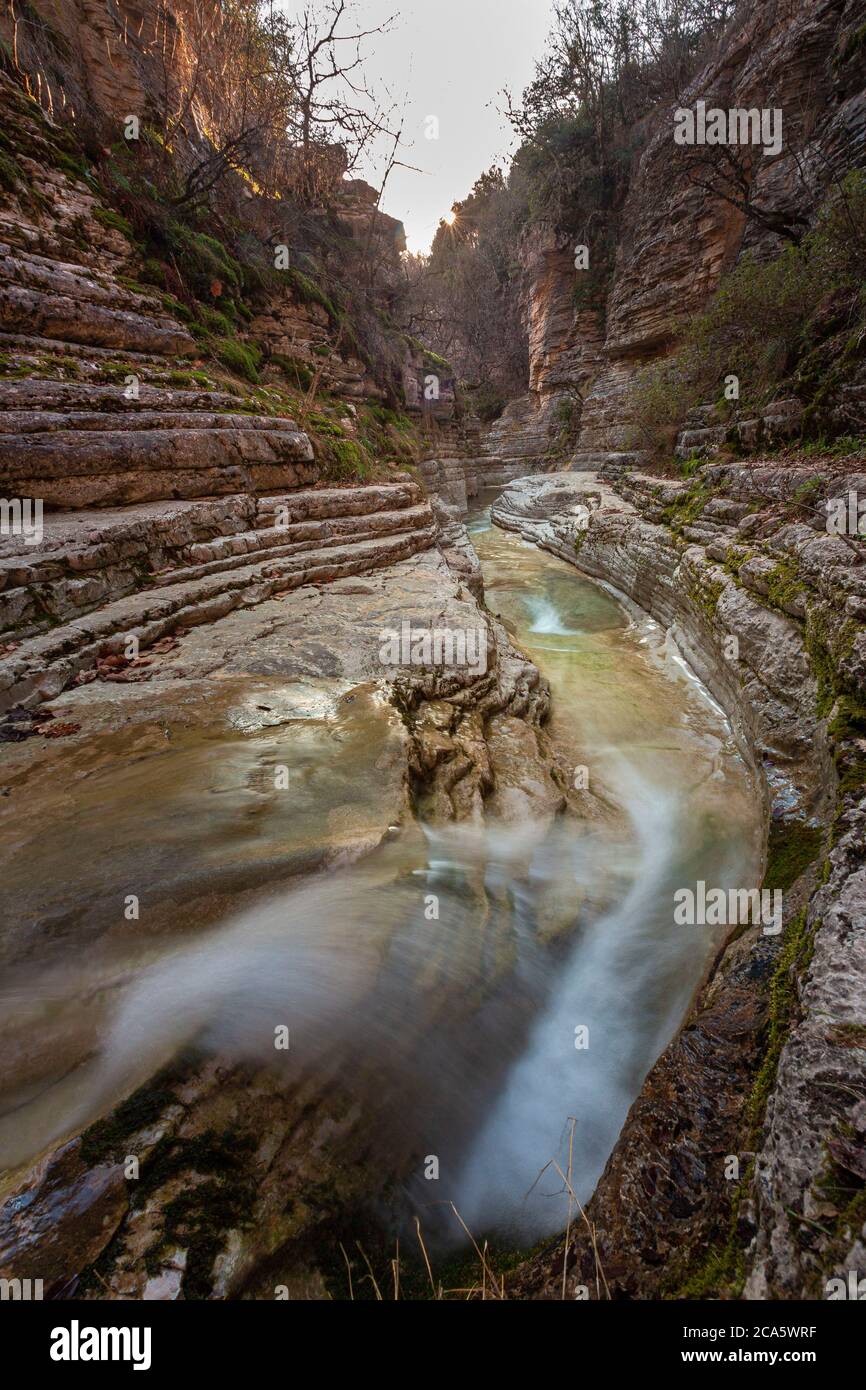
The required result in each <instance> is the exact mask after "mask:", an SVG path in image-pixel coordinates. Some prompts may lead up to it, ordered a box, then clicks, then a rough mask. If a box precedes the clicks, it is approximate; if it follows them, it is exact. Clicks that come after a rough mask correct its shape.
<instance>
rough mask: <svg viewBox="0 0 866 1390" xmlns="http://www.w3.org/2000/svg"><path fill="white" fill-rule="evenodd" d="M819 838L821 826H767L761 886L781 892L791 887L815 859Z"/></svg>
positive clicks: (786, 823)
mask: <svg viewBox="0 0 866 1390" xmlns="http://www.w3.org/2000/svg"><path fill="white" fill-rule="evenodd" d="M822 839H823V831H822V830H821V827H820V826H812V825H804V824H803V822H802V821H774V822H773V824H772V825H771V827H770V838H769V843H768V845H767V871H766V873H765V875H764V883H763V887H764V888H767V889H775V888H780V889H781V890H782V891H783V892H784V891H785V890H786V889H788V888H790V887H791V885H792V884H794V883H796V881H797V879H798V878H799V877H800V875H801V874H802V873H803V872H804V871H805V870H806V869H807V868H808V867H809V865H810V864H811V863H812V861H813V860H814V859H816V858H817V856H818V854H819V852H820V849H821V843H822Z"/></svg>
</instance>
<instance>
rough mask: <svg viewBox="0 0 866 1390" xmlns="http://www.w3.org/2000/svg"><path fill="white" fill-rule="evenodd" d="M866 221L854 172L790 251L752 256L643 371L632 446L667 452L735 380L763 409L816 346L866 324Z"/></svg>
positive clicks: (635, 392) (864, 197)
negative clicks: (696, 411) (675, 346)
mask: <svg viewBox="0 0 866 1390" xmlns="http://www.w3.org/2000/svg"><path fill="white" fill-rule="evenodd" d="M864 225H866V175H864V174H863V173H861V172H859V171H855V172H854V173H852V174H849V175H848V177H847V178H846V179H845V180H844V182H843V184H842V185H841V187H840V188H839V189H838V190H836V191H835V192H834V193H833V194H832V195H831V196H830V197H829V198H828V199H827V201H826V202H825V204H824V206H823V207H822V208H821V210H820V212H819V215H818V217H817V219H816V222H815V225H814V227H813V228H812V230H811V231H810V232H809V233H808V234H807V235H806V236H805V237H804V238H803V241H802V242H801V244H800V245H799V246H793V245H789V246H785V248H784V249H783V250H782V251H781V252H780V253H779V255H778V256H776V257H775V258H774V259H773V260H770V261H757V260H756V259H755V258H754V257H753V256H752V255H751V254H747V255H745V256H744V257H743V259H742V260H741V261H740V263H739V265H737V266H736V267H735V269H734V270H732V271H731V272H730V273H729V274H728V275H726V276H725V277H724V278H723V280H722V282H721V283H720V285H719V288H718V290H717V291H716V293H715V295H714V296H713V298H712V300H711V301H710V303H709V305H708V307H707V309H706V310H705V311H704V313H703V314H700V315H698V316H697V317H695V318H694V319H692V320H691V322H690V323H689V324H688V326H687V327H686V328H685V330H684V333H683V337H682V341H681V346H680V348H679V350H678V351H677V352H676V353H675V354H674V355H673V356H672V357H670V358H667V359H666V360H665V361H663V362H660V363H658V362H657V363H654V364H653V365H651V366H650V367H647V368H645V369H644V371H643V372H641V373H639V375H638V377H637V379H636V382H635V385H634V387H633V389H632V396H631V415H632V419H633V427H632V437H631V439H630V441H629V442H630V444H631V445H632V446H638V447H643V448H647V447H648V448H652V449H655V450H658V451H662V450H666V449H668V448H669V447H670V445H671V444H672V442H673V436H675V435H676V432H677V429H678V427H679V426H680V424H681V423H682V421H683V419H684V418H685V416H686V415H687V414H688V412H689V410H691V409H693V408H694V406H696V405H698V404H700V403H701V402H706V401H711V400H713V399H716V398H718V397H719V396H722V394H723V384H724V381H725V378H726V377H728V376H730V375H734V376H736V377H737V378H738V380H739V388H740V401H741V402H743V403H746V404H747V405H748V406H749V407H750V408H759V407H760V406H762V405H764V404H766V403H767V402H768V401H769V400H771V399H772V398H773V396H774V395H775V394H776V393H777V391H778V388H779V386H780V385H781V383H782V382H783V381H784V380H785V379H786V378H787V377H790V375H791V374H792V372H793V371H794V370H795V368H796V367H797V365H798V363H801V362H804V361H805V359H806V358H807V354H808V353H809V352H810V350H813V348H814V344H815V342H816V341H817V342H820V341H822V340H823V339H825V338H826V337H827V335H828V333H829V332H831V331H832V330H833V329H834V328H836V327H838V325H839V324H840V323H845V324H848V325H849V326H850V324H851V322H852V320H854V319H856V320H859V321H860V322H862V320H863V318H864V317H866V301H864V272H863V257H864V251H866V244H864V238H863V234H862V231H860V230H859V229H861V228H862V227H863V226H864ZM801 376H802V377H803V378H804V380H803V382H801V383H800V384H801V385H803V384H804V383H805V374H804V373H803V372H801ZM722 403H723V404H727V403H726V402H724V401H723V402H722Z"/></svg>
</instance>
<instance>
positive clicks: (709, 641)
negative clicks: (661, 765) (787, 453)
mask: <svg viewBox="0 0 866 1390" xmlns="http://www.w3.org/2000/svg"><path fill="white" fill-rule="evenodd" d="M834 472H835V475H836V476H833V474H834ZM811 476H812V477H813V478H814V477H815V474H814V473H813V474H812V475H811ZM854 481H855V480H854V479H853V476H852V475H851V473H850V470H848V471H847V472H846V470H845V469H844V466H839V467H837V468H836V469H835V470H833V469H828V470H827V471H826V472H825V471H824V470H822V472H821V475H820V486H818V485H817V484H813V486H812V487H811V489H810V490H809V497H810V501H809V506H808V508H807V509H806V515H805V518H804V519H802V520H801V519H800V516H802V515H803V513H802V509H801V510H800V514H799V516H798V514H797V510H798V509H797V501H796V500H794V499H796V498H802V496H803V493H802V485H803V482H804V477H803V476H798V474H797V471H796V470H788V469H773V467H772V466H771V465H766V464H763V463H761V462H760V461H759V462H757V463H755V464H746V465H737V464H728V465H718V466H708V468H707V470H706V471H705V472H703V473H702V474H701V475H700V476H699V477H698V478H697V479H695V480H693V481H692V482H691V483H689V484H686V483H681V482H674V483H668V482H665V481H664V480H661V479H658V478H647V477H644V476H642V475H640V474H626V475H625V476H624V477H623V478H622V479H621V480H618V481H617V482H616V483H615V484H614V485H613V486H611V485H610V483H609V482H608V483H606V482H605V481H604V479H603V478H602V479H589V478H587V477H586V476H585V475H581V474H560V475H558V476H554V477H552V478H542V479H534V478H528V479H523V480H519V481H517V482H515V483H514V484H512V485H511V486H510V487H509V488H508V489H506V491H505V493H504V494H503V496H502V498H501V499H500V501H499V502H498V503H497V505H496V506H495V508H494V513H493V515H494V519H496V520H497V521H498V522H499V524H501V525H505V526H508V527H511V528H513V529H517V530H519V531H521V532H522V533H523V534H525V535H526V536H527V537H529V538H531V539H532V540H534V541H535V542H536V543H538V544H540V545H543V546H546V547H547V548H549V549H551V550H553V551H554V552H555V553H557V554H560V555H562V556H563V558H566V559H569V560H570V561H571V562H572V563H574V564H576V565H577V566H578V567H579V568H581V569H582V570H584V571H585V572H586V573H588V574H590V575H592V576H595V577H597V578H599V579H602V580H605V581H607V582H608V583H611V584H613V585H614V586H615V587H616V588H617V589H618V590H619V591H621V592H622V593H624V594H625V595H627V596H628V598H630V599H632V600H633V601H634V602H635V603H637V604H639V605H640V606H641V607H642V608H644V609H646V610H647V611H649V612H650V613H651V614H652V615H653V616H654V617H656V618H657V619H659V620H660V621H661V622H663V623H664V624H665V626H666V627H668V628H669V629H670V630H671V631H672V632H673V633H675V635H676V638H677V642H678V644H679V645H680V646H681V648H682V650H683V652H684V653H685V654H686V655H687V657H688V659H689V661H690V662H691V664H692V666H693V667H694V669H695V670H696V671H697V672H698V674H699V675H700V676H701V677H702V679H703V680H704V681H705V682H706V684H707V685H708V687H709V688H710V690H712V691H713V693H714V694H715V695H716V697H717V698H718V699H719V701H720V703H721V704H722V705H723V706H724V708H725V709H726V710H727V711H728V713H729V715H730V717H731V718H732V720H733V721H734V723H735V726H736V727H738V728H739V730H740V733H741V737H742V739H743V744H744V747H745V748H746V749H751V750H752V752H753V755H754V756H755V759H756V764H757V767H758V770H759V771H760V773H761V775H762V778H763V781H764V785H765V794H766V797H767V804H768V810H769V826H770V829H769V845H768V861H767V877H766V878H765V885H772V886H774V887H775V886H781V887H783V888H784V890H785V894H784V903H785V920H786V927H785V932H784V934H783V935H782V936H781V937H773V936H770V935H764V934H763V933H762V932H760V931H758V930H756V929H754V928H749V929H746V930H743V929H740V930H739V932H738V933H736V934H735V939H734V941H733V942H732V944H730V945H729V946H728V947H727V948H726V949H725V950H724V951H723V952H722V953H721V954H720V956H719V958H718V959H717V961H716V963H715V966H714V969H713V971H712V972H711V974H710V977H709V979H708V982H707V984H706V986H705V987H704V989H703V991H702V992H701V994H700V995H699V996H698V998H697V1000H696V1002H695V1005H694V1008H693V1011H692V1014H691V1015H690V1017H689V1019H688V1020H687V1022H686V1024H685V1026H684V1028H683V1029H682V1031H681V1032H680V1033H679V1034H678V1035H677V1037H676V1038H675V1040H674V1042H673V1043H672V1044H671V1045H670V1047H669V1048H668V1049H667V1051H666V1052H665V1053H664V1054H663V1056H662V1057H661V1058H660V1060H659V1062H658V1063H657V1064H656V1066H655V1067H654V1068H653V1070H652V1071H651V1072H650V1074H649V1076H648V1078H647V1080H646V1082H645V1084H644V1088H643V1090H642V1092H641V1094H640V1096H639V1098H638V1100H637V1101H636V1102H635V1104H634V1106H633V1107H632V1110H631V1112H630V1114H629V1118H628V1120H627V1122H626V1125H625V1128H624V1130H623V1133H622V1136H621V1138H620V1140H619V1142H618V1144H617V1146H616V1148H615V1150H614V1152H613V1154H612V1156H611V1158H610V1160H609V1162H608V1165H607V1167H606V1169H605V1172H604V1175H603V1177H602V1179H601V1181H600V1183H599V1186H598V1188H597V1190H596V1193H595V1195H594V1197H593V1199H592V1201H591V1203H590V1204H589V1206H588V1208H587V1216H586V1223H588V1225H591V1226H592V1228H593V1231H594V1238H593V1239H589V1238H588V1237H587V1235H586V1230H585V1229H581V1228H582V1227H583V1226H584V1223H583V1222H578V1220H577V1218H576V1221H575V1224H576V1227H577V1229H576V1231H575V1232H574V1233H573V1234H572V1237H571V1239H570V1241H569V1242H568V1244H567V1245H566V1244H564V1243H560V1245H559V1246H557V1247H556V1249H555V1250H553V1251H550V1252H547V1253H546V1254H545V1255H544V1256H541V1257H539V1258H538V1259H537V1260H535V1261H533V1262H532V1263H531V1264H530V1265H529V1266H527V1267H526V1268H525V1269H524V1270H523V1271H522V1272H521V1273H520V1274H519V1275H518V1277H517V1279H516V1281H515V1284H514V1293H515V1295H516V1296H527V1297H541V1298H559V1297H561V1296H562V1287H563V1278H565V1288H566V1296H568V1294H569V1293H571V1294H572V1296H573V1295H574V1291H575V1288H576V1287H577V1286H579V1285H583V1286H585V1287H586V1288H587V1289H589V1290H590V1295H589V1296H590V1297H593V1298H595V1297H599V1298H605V1297H615V1298H617V1297H618V1298H634V1297H638V1298H647V1297H649V1298H653V1297H659V1296H666V1297H671V1296H673V1297H689V1296H692V1297H706V1296H716V1297H718V1296H722V1297H737V1296H744V1297H747V1298H803V1297H810V1298H821V1297H824V1296H825V1288H826V1281H827V1280H828V1279H830V1278H832V1277H833V1276H834V1275H837V1274H839V1273H840V1272H842V1273H845V1272H847V1271H848V1270H852V1269H857V1268H858V1261H862V1233H861V1226H862V1211H860V1209H859V1206H858V1200H859V1198H858V1193H859V1191H860V1188H859V1184H858V1182H857V1180H856V1179H854V1180H853V1181H852V1168H853V1169H856V1168H857V1166H858V1164H859V1162H860V1158H859V1157H858V1155H860V1153H861V1152H862V1133H861V1130H862V1124H861V1122H860V1120H859V1119H858V1115H859V1111H858V1109H857V1107H858V1097H859V1094H860V1090H861V1088H862V1085H863V1082H864V1079H866V1072H864V1062H866V1053H864V1050H863V1047H862V1037H861V1029H860V1023H859V1022H858V1020H862V1018H863V1017H864V1014H866V998H864V986H863V980H864V978H866V976H864V971H863V950H864V941H866V900H864V891H863V872H864V871H863V866H862V841H861V839H860V830H859V827H860V825H861V823H862V817H863V792H862V786H861V779H860V776H859V773H856V772H853V770H852V769H853V767H854V765H855V764H857V760H858V758H859V751H858V750H859V749H860V748H861V747H862V743H861V734H860V726H859V723H858V722H857V719H856V718H855V720H854V721H853V724H852V720H851V715H850V711H851V708H852V705H853V706H856V707H857V708H859V701H860V699H861V698H862V691H863V684H862V674H861V666H860V658H859V652H860V649H861V646H862V642H863V635H862V631H861V629H860V626H859V623H858V622H855V621H853V620H852V617H851V614H852V604H851V601H850V599H847V598H846V597H845V596H846V594H847V595H851V594H856V593H857V592H858V591H859V586H860V584H861V583H862V566H863V557H862V555H861V553H860V551H859V549H857V548H855V549H853V550H852V548H851V547H848V546H845V545H840V543H839V538H838V537H834V536H831V535H828V534H827V531H826V527H825V519H826V511H825V509H824V505H823V499H824V498H831V497H833V496H845V495H847V492H846V489H847V488H848V487H849V485H853V483H854ZM798 489H800V491H799V493H798ZM792 500H793V515H792V514H791V511H790V510H789V509H788V504H790V503H791V502H792ZM744 523H746V525H745V529H746V531H747V535H748V540H749V556H750V557H751V558H750V562H749V565H747V564H745V563H743V561H744V560H745V559H746V556H745V555H744V554H743V552H742V550H741V549H740V548H739V547H740V545H741V543H742V539H743V537H742V532H743V529H744ZM698 541H700V543H698ZM762 558H763V560H764V561H766V562H767V563H756V562H757V561H760V560H761V559H762ZM721 562H726V563H721ZM767 574H770V575H771V582H770V583H769V584H768V582H767ZM855 611H856V610H855ZM731 639H736V641H735V642H734V643H733V644H732V642H731ZM857 765H859V764H857ZM840 778H841V781H840ZM831 823H832V825H833V829H832V833H831ZM822 862H823V868H821V864H822ZM846 1135H848V1136H851V1138H850V1139H849V1140H845V1139H844V1138H843V1136H846ZM840 1144H842V1148H840V1147H839V1146H840ZM849 1145H850V1147H848V1146H849ZM732 1161H733V1166H732ZM726 1165H727V1167H726ZM846 1165H847V1167H846ZM846 1174H847V1177H846Z"/></svg>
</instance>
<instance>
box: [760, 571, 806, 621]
mask: <svg viewBox="0 0 866 1390" xmlns="http://www.w3.org/2000/svg"><path fill="white" fill-rule="evenodd" d="M805 591H806V585H805V584H804V583H803V582H802V580H801V579H800V578H799V575H798V571H797V566H796V565H795V564H794V563H793V561H791V560H780V561H779V563H778V564H777V565H776V567H775V568H774V570H773V571H772V573H771V574H770V575H769V576H768V579H767V598H768V599H769V600H770V602H771V603H772V604H773V605H774V606H775V607H776V608H781V609H782V611H783V612H785V611H787V608H788V605H789V604H792V603H793V601H794V599H795V598H796V596H797V595H798V594H802V593H805Z"/></svg>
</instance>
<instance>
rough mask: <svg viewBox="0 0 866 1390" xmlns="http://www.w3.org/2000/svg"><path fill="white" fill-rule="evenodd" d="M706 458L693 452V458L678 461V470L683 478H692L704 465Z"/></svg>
mask: <svg viewBox="0 0 866 1390" xmlns="http://www.w3.org/2000/svg"><path fill="white" fill-rule="evenodd" d="M703 463H704V460H703V459H702V458H698V457H697V456H696V455H695V454H692V456H691V458H687V459H679V460H678V461H677V472H678V473H679V475H680V477H681V478H691V477H692V476H693V475H694V474H695V473H697V471H698V469H699V468H700V467H701V466H702V465H703Z"/></svg>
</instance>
